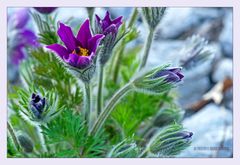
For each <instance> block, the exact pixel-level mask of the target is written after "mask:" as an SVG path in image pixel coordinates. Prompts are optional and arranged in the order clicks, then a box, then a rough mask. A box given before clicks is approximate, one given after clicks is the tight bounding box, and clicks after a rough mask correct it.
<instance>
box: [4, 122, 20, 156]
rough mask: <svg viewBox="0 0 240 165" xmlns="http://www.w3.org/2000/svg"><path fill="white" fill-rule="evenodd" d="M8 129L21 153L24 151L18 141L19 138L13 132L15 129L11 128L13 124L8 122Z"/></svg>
mask: <svg viewBox="0 0 240 165" xmlns="http://www.w3.org/2000/svg"><path fill="white" fill-rule="evenodd" d="M7 129H8V131H9V134H10V136H11V137H12V140H13V143H14V145H15V147H16V149H17V150H18V151H21V150H22V149H21V146H20V144H19V141H18V139H17V136H16V134H15V132H14V130H13V127H12V126H11V124H10V123H9V122H7Z"/></svg>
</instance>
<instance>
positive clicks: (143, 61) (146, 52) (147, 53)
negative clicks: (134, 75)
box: [139, 28, 154, 69]
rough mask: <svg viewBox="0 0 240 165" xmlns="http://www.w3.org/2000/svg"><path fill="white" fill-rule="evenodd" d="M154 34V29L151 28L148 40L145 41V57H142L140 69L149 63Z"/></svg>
mask: <svg viewBox="0 0 240 165" xmlns="http://www.w3.org/2000/svg"><path fill="white" fill-rule="evenodd" d="M153 35H154V30H153V29H151V28H149V33H148V37H147V40H146V42H145V47H144V52H143V59H142V63H141V65H140V68H139V69H142V68H143V67H145V65H146V63H147V59H148V55H149V51H150V48H151V45H152V41H153Z"/></svg>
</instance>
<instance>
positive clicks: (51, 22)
mask: <svg viewBox="0 0 240 165" xmlns="http://www.w3.org/2000/svg"><path fill="white" fill-rule="evenodd" d="M31 15H32V17H33V19H34V20H35V22H36V24H37V27H38V29H39V32H40V33H39V42H41V43H43V44H45V45H50V44H54V43H57V42H58V37H57V35H56V26H55V25H56V24H55V23H56V16H57V15H55V16H54V17H51V16H48V15H46V16H45V19H44V18H42V17H43V16H42V15H40V14H38V13H37V12H35V13H31Z"/></svg>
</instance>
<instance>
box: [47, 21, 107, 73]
mask: <svg viewBox="0 0 240 165" xmlns="http://www.w3.org/2000/svg"><path fill="white" fill-rule="evenodd" d="M57 33H58V36H59V37H60V39H61V40H62V42H63V43H64V45H65V46H62V45H60V44H57V43H56V44H52V45H48V46H47V48H48V49H51V50H53V51H54V52H56V53H57V55H58V56H59V57H60V58H61V59H62V60H63V61H64V62H66V63H67V64H69V65H70V66H72V67H75V68H78V69H85V68H86V67H88V66H89V65H91V64H92V62H93V59H94V57H95V55H96V50H97V48H98V46H99V43H100V41H101V40H102V38H103V37H104V35H102V34H96V35H94V36H92V34H91V31H90V22H89V20H88V19H87V20H86V21H85V22H84V23H83V24H82V26H81V27H80V30H79V31H78V34H77V37H75V36H74V35H73V32H72V30H71V28H70V27H69V26H66V25H64V24H63V23H60V27H59V29H58V31H57Z"/></svg>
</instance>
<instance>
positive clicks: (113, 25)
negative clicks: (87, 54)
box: [95, 11, 122, 36]
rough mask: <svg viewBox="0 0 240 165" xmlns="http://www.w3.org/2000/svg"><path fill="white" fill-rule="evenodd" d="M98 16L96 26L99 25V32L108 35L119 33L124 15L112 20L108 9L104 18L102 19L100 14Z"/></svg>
mask: <svg viewBox="0 0 240 165" xmlns="http://www.w3.org/2000/svg"><path fill="white" fill-rule="evenodd" d="M95 17H96V22H95V23H96V26H97V30H96V31H97V33H100V34H104V35H107V34H109V33H112V34H113V35H115V36H116V35H117V32H118V28H119V26H120V25H121V24H122V16H120V17H118V18H116V19H114V20H111V18H110V13H109V12H108V11H107V12H106V15H105V17H104V18H103V19H101V18H100V17H99V16H98V15H95Z"/></svg>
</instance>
